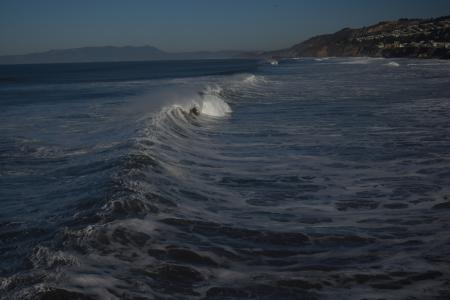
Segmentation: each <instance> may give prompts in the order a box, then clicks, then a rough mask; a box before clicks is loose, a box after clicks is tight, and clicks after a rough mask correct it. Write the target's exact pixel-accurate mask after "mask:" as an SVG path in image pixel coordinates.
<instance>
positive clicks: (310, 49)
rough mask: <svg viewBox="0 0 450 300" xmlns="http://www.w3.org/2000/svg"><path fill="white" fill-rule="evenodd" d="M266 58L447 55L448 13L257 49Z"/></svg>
mask: <svg viewBox="0 0 450 300" xmlns="http://www.w3.org/2000/svg"><path fill="white" fill-rule="evenodd" d="M260 55H261V56H263V57H266V58H292V57H327V56H336V57H353V56H368V57H386V58H389V57H407V58H440V59H450V16H445V17H440V18H435V19H400V20H398V21H386V22H380V23H378V24H376V25H373V26H369V27H363V28H358V29H351V28H345V29H342V30H340V31H338V32H336V33H333V34H325V35H320V36H316V37H313V38H310V39H308V40H306V41H304V42H302V43H299V44H296V45H294V46H292V47H291V48H288V49H282V50H277V51H270V52H264V53H260Z"/></svg>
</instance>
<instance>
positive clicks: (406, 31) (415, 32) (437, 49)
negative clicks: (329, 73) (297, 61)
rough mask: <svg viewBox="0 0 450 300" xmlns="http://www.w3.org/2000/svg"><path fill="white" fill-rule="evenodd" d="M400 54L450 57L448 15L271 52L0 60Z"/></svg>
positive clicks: (66, 54) (47, 56) (105, 51)
mask: <svg viewBox="0 0 450 300" xmlns="http://www.w3.org/2000/svg"><path fill="white" fill-rule="evenodd" d="M331 56H335V57H355V56H367V57H386V58H389V57H405V58H439V59H450V16H444V17H439V18H434V19H399V20H397V21H384V22H380V23H378V24H376V25H372V26H368V27H363V28H357V29H352V28H344V29H342V30H340V31H338V32H336V33H333V34H324V35H319V36H315V37H312V38H310V39H308V40H306V41H304V42H301V43H299V44H296V45H294V46H292V47H290V48H287V49H281V50H276V51H268V52H264V51H259V52H249V51H247V52H245V51H215V52H214V51H197V52H181V53H171V52H166V51H163V50H161V49H158V48H155V47H152V46H138V47H134V46H125V47H114V46H104V47H83V48H72V49H62V50H50V51H46V52H39V53H30V54H24V55H4V56H0V64H34V63H79V62H114V61H148V60H188V59H228V58H264V59H280V58H294V57H331Z"/></svg>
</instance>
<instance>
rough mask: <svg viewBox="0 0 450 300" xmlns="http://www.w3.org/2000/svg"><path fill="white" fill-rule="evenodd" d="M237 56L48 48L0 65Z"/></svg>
mask: <svg viewBox="0 0 450 300" xmlns="http://www.w3.org/2000/svg"><path fill="white" fill-rule="evenodd" d="M240 56H241V52H239V51H218V52H209V51H200V52H183V53H169V52H165V51H163V50H160V49H158V48H155V47H152V46H142V47H132V46H125V47H113V46H105V47H84V48H73V49H63V50H50V51H46V52H39V53H30V54H25V55H5V56H0V64H36V63H69V62H110V61H145V60H172V59H174V60H175V59H214V58H236V57H240Z"/></svg>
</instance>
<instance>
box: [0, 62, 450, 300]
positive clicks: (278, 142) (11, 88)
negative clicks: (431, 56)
mask: <svg viewBox="0 0 450 300" xmlns="http://www.w3.org/2000/svg"><path fill="white" fill-rule="evenodd" d="M449 149H450V62H447V61H439V60H412V59H395V60H394V59H373V58H329V59H313V58H304V59H292V60H283V61H280V63H279V64H278V65H270V64H267V63H264V62H262V61H256V60H203V61H159V62H123V63H120V62H117V63H85V64H48V65H10V66H7V65H3V66H0V298H1V299H430V298H439V297H440V299H445V298H447V297H450V256H449V254H450V199H449V197H450V184H449V183H450V150H449ZM447 299H448V298H447Z"/></svg>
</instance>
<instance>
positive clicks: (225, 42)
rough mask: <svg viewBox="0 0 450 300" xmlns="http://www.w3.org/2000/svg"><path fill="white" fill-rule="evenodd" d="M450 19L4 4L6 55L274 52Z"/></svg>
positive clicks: (206, 5)
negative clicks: (376, 26)
mask: <svg viewBox="0 0 450 300" xmlns="http://www.w3.org/2000/svg"><path fill="white" fill-rule="evenodd" d="M442 15H450V0H422V1H420V0H371V1H365V0H309V1H308V0H305V1H302V0H285V1H283V0H280V1H275V0H127V1H126V0H123V1H119V0H28V1H26V0H0V55H3V54H22V53H29V52H35V51H45V50H49V49H62V48H74V47H83V46H104V45H114V46H124V45H135V46H138V45H152V46H156V47H158V48H161V49H163V50H166V51H192V50H223V49H237V50H270V49H277V48H283V47H287V46H290V45H292V44H294V43H297V42H300V41H302V40H304V39H306V38H308V37H310V36H312V35H316V34H321V33H328V32H334V31H337V30H339V29H341V28H343V27H359V26H363V25H370V24H372V23H376V22H378V21H381V20H390V19H398V18H401V17H408V18H412V17H436V16H442Z"/></svg>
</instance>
